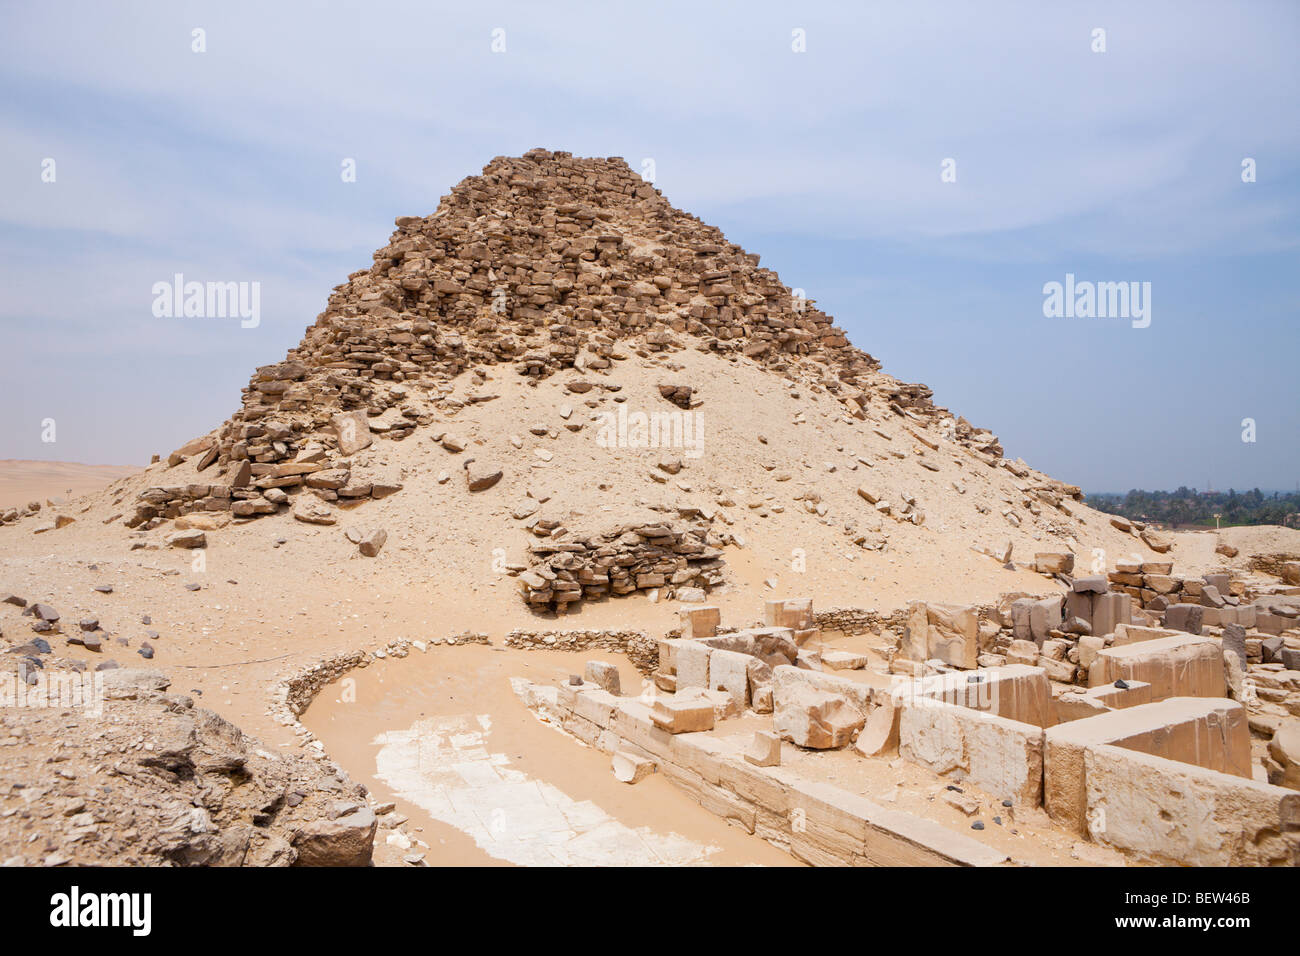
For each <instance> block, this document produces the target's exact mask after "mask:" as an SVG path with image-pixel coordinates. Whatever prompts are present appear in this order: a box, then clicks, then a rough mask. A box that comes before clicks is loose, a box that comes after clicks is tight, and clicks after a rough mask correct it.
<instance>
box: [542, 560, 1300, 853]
mask: <svg viewBox="0 0 1300 956" xmlns="http://www.w3.org/2000/svg"><path fill="white" fill-rule="evenodd" d="M1039 558H1040V560H1041V563H1042V564H1043V565H1044V567H1047V566H1053V567H1056V568H1057V569H1058V572H1057V573H1058V574H1059V575H1060V576H1061V577H1063V578H1064V579H1065V580H1066V582H1067V584H1068V591H1067V592H1066V593H1065V594H1063V595H1062V594H1058V595H1055V596H1051V597H1033V596H1027V595H1016V594H1011V595H1006V596H1004V597H1003V599H1002V600H1001V601H1000V602H999V604H998V605H997V606H996V607H982V608H981V607H958V606H951V605H935V604H925V603H920V602H918V603H914V604H912V605H911V606H910V607H909V608H908V611H907V613H906V615H905V620H904V621H903V622H902V623H901V627H899V628H898V635H897V637H898V639H897V642H896V645H894V646H893V647H892V649H891V651H890V653H889V654H888V660H887V663H886V664H885V666H872V665H871V664H870V657H871V655H868V654H855V653H851V652H846V651H843V650H836V649H833V648H832V645H830V644H824V643H823V635H822V632H821V629H820V627H819V626H818V624H817V622H816V617H815V615H814V612H813V607H812V602H811V600H808V599H802V600H773V601H767V602H766V603H765V605H764V626H761V627H749V628H739V629H737V628H729V627H726V626H724V625H723V622H722V620H721V615H720V614H719V612H718V609H717V608H713V607H692V608H689V609H686V610H683V611H682V612H681V629H680V636H676V637H668V638H665V639H663V640H661V641H659V644H658V662H657V666H656V667H655V668H654V670H653V674H652V679H653V685H652V686H648V687H647V689H645V690H643V691H642V692H641V693H639V694H637V695H635V696H631V695H624V694H622V693H620V688H619V686H618V675H617V673H613V674H611V668H609V667H608V666H607V665H606V666H601V665H590V666H588V668H587V670H586V673H585V674H584V676H583V677H582V678H578V677H574V678H572V679H571V680H570V682H569V683H568V684H564V685H561V686H558V687H532V688H530V691H529V700H530V701H531V703H532V705H533V706H534V707H536V708H538V709H540V710H542V711H544V712H550V713H552V714H554V715H555V717H556V718H557V719H558V720H559V722H560V723H561V725H562V726H563V727H564V729H565V730H567V731H569V732H570V733H571V734H573V735H574V736H575V737H577V738H578V739H579V740H581V741H583V742H585V743H586V744H588V745H591V746H594V747H598V748H600V749H601V750H604V751H607V752H609V753H610V754H612V757H613V769H614V772H615V773H616V774H618V775H620V779H625V780H627V781H629V782H635V781H637V780H640V779H642V778H644V776H646V775H648V774H649V773H653V772H656V771H657V772H660V773H664V774H666V775H667V776H668V777H670V778H671V780H672V781H673V783H675V784H677V785H678V786H680V787H682V788H684V789H685V790H686V791H687V792H688V793H690V794H691V795H692V796H693V797H694V798H695V799H696V800H698V801H699V802H700V803H701V804H702V805H703V806H704V807H706V808H707V809H709V810H711V811H712V812H714V813H717V814H720V815H722V816H725V817H727V818H728V819H729V820H732V821H734V822H735V823H737V824H738V825H740V826H742V827H743V828H745V829H746V830H747V831H749V832H751V833H754V834H757V835H759V836H761V837H763V838H764V839H766V840H768V841H770V842H772V843H774V844H777V845H779V846H782V847H784V848H787V849H789V850H790V852H792V853H793V854H795V855H796V856H797V857H799V858H800V859H803V860H806V861H808V862H811V863H816V864H900V863H905V864H933V863H953V864H973V865H987V864H996V863H1000V862H1003V861H1004V860H1005V859H1006V855H1005V854H1001V853H999V852H997V851H995V850H993V849H991V848H990V847H989V846H988V845H986V844H985V843H984V842H982V841H981V840H980V839H979V838H978V832H976V833H974V834H972V833H969V832H959V831H957V830H954V829H952V828H951V827H945V826H943V825H940V824H938V823H935V822H933V821H931V820H929V819H927V818H926V817H924V816H921V815H916V814H910V813H907V812H902V811H899V810H897V809H893V808H889V807H886V806H883V805H881V804H880V803H877V802H873V801H872V800H870V799H867V798H866V797H863V796H861V795H860V794H857V793H854V792H852V791H851V790H848V789H844V788H841V787H839V786H836V785H834V784H833V783H831V782H829V781H828V779H827V778H826V776H825V775H824V774H822V773H819V766H818V764H817V762H816V761H811V762H810V761H807V760H803V759H801V760H800V761H798V762H797V765H796V766H793V767H792V766H788V764H789V761H788V760H784V759H783V753H784V754H785V755H789V754H790V753H791V751H790V750H789V749H788V748H795V751H796V752H798V753H799V754H801V755H802V754H805V753H807V752H810V751H811V752H832V751H839V750H848V751H851V752H853V753H855V754H857V755H859V756H860V757H861V758H863V759H864V760H866V761H875V762H880V763H881V764H882V766H881V767H880V770H881V772H882V773H888V772H889V768H888V767H886V766H884V764H887V763H889V762H891V761H895V760H897V759H900V758H901V759H902V760H903V761H906V762H908V763H910V764H914V765H916V766H919V767H921V768H924V769H925V770H926V771H928V772H930V773H932V774H933V775H934V776H935V778H936V779H940V780H945V781H951V782H953V783H957V784H961V785H962V786H961V788H956V787H954V788H952V789H954V790H958V789H960V790H961V792H963V793H967V792H970V793H978V794H981V795H982V796H983V797H984V798H985V800H984V802H985V803H986V804H991V805H993V806H997V805H999V804H1000V805H1001V806H1003V807H1005V808H1008V810H1014V809H1015V808H1035V807H1041V808H1043V809H1044V810H1045V811H1046V813H1047V814H1048V815H1049V816H1050V818H1051V819H1052V820H1053V821H1055V822H1056V823H1058V824H1060V825H1062V826H1064V827H1065V828H1067V829H1068V831H1069V832H1071V833H1074V834H1077V835H1078V836H1079V837H1083V838H1086V839H1088V840H1090V841H1093V842H1095V843H1097V844H1099V845H1102V846H1105V847H1110V848H1113V849H1116V850H1119V851H1121V852H1122V853H1124V854H1125V855H1126V856H1128V857H1130V858H1131V859H1133V860H1134V861H1142V862H1153V863H1164V864H1190V865H1213V866H1238V865H1249V866H1255V865H1279V864H1282V865H1295V864H1296V863H1298V862H1300V763H1297V757H1298V756H1300V754H1298V753H1297V751H1296V742H1297V741H1296V733H1295V728H1296V723H1295V720H1294V718H1291V719H1290V722H1289V723H1288V722H1287V720H1286V719H1284V718H1281V717H1279V711H1280V712H1281V713H1288V712H1289V713H1294V712H1295V710H1296V709H1297V707H1298V706H1300V659H1297V658H1298V656H1300V648H1298V645H1300V631H1297V629H1296V628H1295V625H1296V623H1297V613H1300V597H1297V596H1296V595H1294V594H1276V593H1261V594H1255V593H1253V588H1252V586H1251V585H1250V584H1248V583H1247V582H1246V581H1244V580H1237V579H1234V578H1233V577H1231V576H1230V575H1227V574H1223V575H1207V576H1205V578H1204V579H1203V580H1182V579H1179V578H1177V577H1175V576H1173V574H1172V570H1173V569H1172V567H1171V565H1170V564H1169V563H1157V564H1146V565H1136V566H1135V565H1126V566H1124V567H1123V569H1122V570H1119V571H1115V572H1111V573H1110V574H1105V575H1091V576H1087V577H1079V578H1073V579H1070V578H1068V577H1066V576H1065V574H1064V571H1063V570H1061V569H1063V564H1062V562H1065V563H1068V561H1069V560H1070V556H1062V555H1055V554H1043V555H1040V556H1039ZM1112 584H1118V586H1119V587H1122V588H1140V589H1141V590H1142V591H1144V592H1151V593H1152V594H1155V593H1156V592H1159V593H1158V595H1156V596H1154V597H1151V598H1150V599H1146V598H1145V595H1144V594H1139V595H1136V600H1135V596H1134V595H1132V594H1130V593H1128V592H1127V591H1119V590H1112V588H1111V585H1112ZM1147 585H1155V587H1148V586H1147ZM1260 590H1261V591H1266V592H1267V591H1274V590H1293V589H1288V588H1281V589H1279V588H1270V587H1268V586H1267V585H1261V586H1260ZM1171 599H1172V600H1171ZM1144 600H1145V603H1146V604H1147V605H1148V608H1147V609H1142V608H1139V607H1137V606H1136V605H1137V604H1140V603H1143V602H1144ZM756 715H764V716H765V717H768V718H769V719H770V724H769V725H767V726H766V727H765V728H764V729H761V730H756V731H755V730H748V731H745V732H738V731H729V729H728V725H729V722H732V721H733V720H734V721H736V722H737V723H739V722H740V721H739V720H738V718H742V717H746V716H748V717H753V716H756ZM970 805H971V806H972V807H978V806H979V801H973V802H971V803H970ZM971 812H972V813H973V812H975V811H974V810H972V811H971ZM997 822H998V824H999V825H1000V824H1001V822H1002V821H1001V820H1000V819H998V821H997ZM984 826H985V824H984V822H983V821H982V820H979V821H975V823H973V824H972V827H973V828H974V829H975V830H976V831H978V830H981V829H983V828H984Z"/></svg>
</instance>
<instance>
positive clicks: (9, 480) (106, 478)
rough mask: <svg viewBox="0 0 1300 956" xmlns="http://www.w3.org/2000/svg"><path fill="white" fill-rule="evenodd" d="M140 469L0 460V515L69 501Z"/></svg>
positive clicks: (73, 463) (59, 462) (63, 462)
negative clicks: (32, 504)
mask: <svg viewBox="0 0 1300 956" xmlns="http://www.w3.org/2000/svg"><path fill="white" fill-rule="evenodd" d="M139 470H140V469H139V468H135V467H131V466H120V465H80V464H77V463H75V462H68V461H23V460H21V459H12V458H6V459H0V511H3V510H4V509H6V508H18V507H22V506H23V505H25V504H27V503H28V502H29V501H39V502H40V503H41V504H42V505H44V504H45V503H46V502H47V501H55V500H57V499H60V498H71V497H75V496H77V495H84V494H87V493H89V492H92V491H98V490H99V489H101V488H103V487H105V486H106V485H108V484H109V483H110V482H113V481H116V480H117V479H118V478H123V477H126V476H127V475H132V474H135V473H136V472H138V471H139Z"/></svg>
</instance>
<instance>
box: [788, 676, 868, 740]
mask: <svg viewBox="0 0 1300 956" xmlns="http://www.w3.org/2000/svg"><path fill="white" fill-rule="evenodd" d="M865 722H866V716H865V715H864V714H863V713H862V711H860V710H858V708H856V707H854V706H853V704H852V703H850V702H849V700H848V699H847V698H845V697H842V696H840V695H838V694H831V693H827V692H826V691H823V690H817V689H816V688H814V687H812V686H810V685H808V684H796V685H795V686H794V687H793V688H792V689H791V690H790V692H789V693H784V694H781V695H780V696H779V697H778V698H777V699H776V709H775V712H774V715H773V726H774V728H775V730H776V732H777V733H778V734H779V735H780V736H781V737H782V739H784V740H789V741H790V742H791V743H794V744H797V745H798V746H800V747H808V748H811V749H814V750H834V749H838V748H840V747H845V746H847V745H848V744H849V743H850V742H851V741H852V739H853V735H854V734H856V733H857V732H858V731H859V730H861V729H862V726H863V724H864V723H865Z"/></svg>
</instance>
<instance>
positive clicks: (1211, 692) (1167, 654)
mask: <svg viewBox="0 0 1300 956" xmlns="http://www.w3.org/2000/svg"><path fill="white" fill-rule="evenodd" d="M1121 679H1122V680H1125V681H1131V680H1140V681H1145V682H1146V683H1148V684H1150V685H1151V695H1152V697H1153V698H1155V699H1156V700H1164V699H1165V698H1166V697H1222V696H1223V695H1224V692H1225V688H1224V681H1223V653H1222V651H1221V650H1220V648H1219V645H1218V642H1216V641H1215V640H1213V639H1212V638H1208V637H1193V636H1190V635H1181V636H1178V637H1161V638H1155V639H1153V640H1149V641H1140V642H1138V643H1136V644H1125V645H1123V646H1120V647H1108V648H1106V649H1105V650H1104V651H1101V652H1099V653H1098V654H1097V660H1096V661H1095V662H1094V663H1093V666H1092V667H1091V668H1090V669H1089V672H1088V683H1089V685H1090V686H1092V687H1097V686H1100V685H1102V684H1113V683H1114V682H1115V681H1117V680H1121Z"/></svg>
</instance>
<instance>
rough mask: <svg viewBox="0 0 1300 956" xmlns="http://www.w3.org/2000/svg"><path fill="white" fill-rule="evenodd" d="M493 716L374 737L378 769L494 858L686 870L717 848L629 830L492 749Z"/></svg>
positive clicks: (446, 720) (439, 721)
mask: <svg viewBox="0 0 1300 956" xmlns="http://www.w3.org/2000/svg"><path fill="white" fill-rule="evenodd" d="M490 729H491V719H490V718H489V717H488V715H486V714H481V715H479V716H477V717H475V716H472V715H469V714H465V715H458V716H453V717H445V716H441V717H431V718H426V719H423V720H419V721H417V722H416V723H415V724H414V725H412V726H411V727H410V728H409V729H408V730H398V731H386V732H384V733H381V734H380V735H378V736H377V737H376V738H375V740H374V743H375V745H376V746H378V747H379V751H378V753H377V755H376V758H375V760H376V771H375V775H376V776H377V777H378V778H379V779H380V780H382V781H383V782H384V783H386V784H387V785H388V786H390V787H391V788H392V789H393V791H394V792H395V793H397V794H399V795H400V796H401V797H402V798H403V799H405V800H409V801H410V802H412V803H414V804H416V805H417V806H419V807H421V808H423V809H424V810H426V811H427V812H428V813H429V814H430V815H431V816H433V817H434V819H436V820H440V821H442V822H443V823H447V824H450V825H451V826H454V827H456V828H457V829H458V830H461V831H462V832H464V833H466V834H468V835H469V836H470V837H472V838H473V840H474V842H475V843H476V844H477V845H478V846H479V847H480V848H481V849H482V850H484V851H485V852H486V853H488V854H490V855H491V856H493V857H495V858H497V859H500V860H505V861H508V862H510V863H515V864H518V865H520V866H689V865H694V864H701V863H706V862H707V859H708V857H709V856H710V855H712V854H714V853H716V852H718V847H714V846H707V845H704V844H700V843H696V842H694V841H692V840H689V839H687V838H685V837H683V836H680V835H679V834H676V833H657V832H655V831H653V830H651V829H650V828H648V827H638V828H635V829H634V828H632V827H628V826H626V825H624V824H622V823H620V822H619V821H618V820H616V819H614V818H613V817H612V816H610V815H609V814H607V813H606V812H605V811H604V810H602V809H601V808H600V807H599V806H597V805H596V804H594V803H592V802H591V801H590V800H581V801H579V800H574V799H573V798H571V797H570V796H569V795H568V794H566V793H564V791H562V790H560V789H558V788H557V787H555V786H552V785H551V784H549V783H547V782H546V781H544V780H538V779H536V778H533V777H530V776H529V775H528V774H526V773H524V772H522V771H520V770H517V769H514V768H512V767H511V766H510V759H509V757H508V756H507V755H506V754H503V753H492V752H490V751H489V749H488V743H487V736H488V731H489V730H490Z"/></svg>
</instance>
